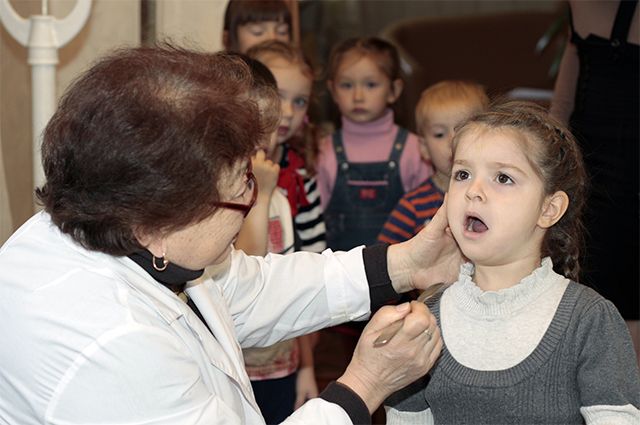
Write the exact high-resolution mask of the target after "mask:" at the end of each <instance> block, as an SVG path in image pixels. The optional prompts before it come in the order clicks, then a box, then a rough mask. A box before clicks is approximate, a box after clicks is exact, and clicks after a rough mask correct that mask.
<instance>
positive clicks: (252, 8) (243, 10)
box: [223, 0, 292, 51]
mask: <svg viewBox="0 0 640 425" xmlns="http://www.w3.org/2000/svg"><path fill="white" fill-rule="evenodd" d="M267 21H273V22H283V23H285V24H287V25H289V38H291V31H292V29H291V11H290V10H289V8H288V7H287V5H286V3H285V2H284V1H282V0H229V3H228V4H227V9H226V10H225V12H224V27H223V29H224V31H226V33H227V39H226V43H225V49H226V50H228V51H236V50H238V27H239V26H241V25H246V24H249V23H253V22H267Z"/></svg>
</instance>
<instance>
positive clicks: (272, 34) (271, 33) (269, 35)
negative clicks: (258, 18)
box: [265, 28, 278, 40]
mask: <svg viewBox="0 0 640 425" xmlns="http://www.w3.org/2000/svg"><path fill="white" fill-rule="evenodd" d="M265 35H266V39H267V40H277V39H278V32H277V31H276V29H275V28H270V29H268V30H267V32H266V33H265Z"/></svg>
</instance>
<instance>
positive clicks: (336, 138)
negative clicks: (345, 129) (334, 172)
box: [332, 130, 349, 164]
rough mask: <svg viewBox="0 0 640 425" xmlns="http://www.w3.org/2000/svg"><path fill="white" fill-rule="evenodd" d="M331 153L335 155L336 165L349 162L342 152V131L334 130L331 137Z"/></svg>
mask: <svg viewBox="0 0 640 425" xmlns="http://www.w3.org/2000/svg"><path fill="white" fill-rule="evenodd" d="M332 140H333V151H334V152H335V154H336V161H337V162H338V164H340V163H343V162H349V160H348V159H347V154H346V152H345V151H344V143H343V142H342V130H336V131H335V132H334V133H333V136H332Z"/></svg>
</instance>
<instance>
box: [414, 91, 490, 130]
mask: <svg viewBox="0 0 640 425" xmlns="http://www.w3.org/2000/svg"><path fill="white" fill-rule="evenodd" d="M463 102H464V103H466V104H470V105H473V106H474V107H475V109H476V111H475V112H476V113H478V112H481V111H483V110H485V109H486V108H487V107H488V106H489V97H488V96H487V93H486V92H485V90H484V87H482V86H481V85H480V84H478V83H474V82H473V81H463V80H444V81H440V82H439V83H436V84H434V85H432V86H429V87H427V88H426V89H425V90H424V91H423V92H422V94H421V95H420V100H419V101H418V104H417V105H416V125H417V127H418V132H420V133H422V128H423V126H424V124H425V120H426V118H425V116H426V115H427V114H428V113H429V110H430V109H431V108H434V107H438V106H442V105H443V104H449V103H463Z"/></svg>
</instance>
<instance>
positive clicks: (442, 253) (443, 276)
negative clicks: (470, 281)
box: [387, 195, 463, 293]
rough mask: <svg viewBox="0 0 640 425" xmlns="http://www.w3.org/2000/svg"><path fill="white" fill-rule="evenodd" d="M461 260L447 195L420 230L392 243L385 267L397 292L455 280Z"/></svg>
mask: <svg viewBox="0 0 640 425" xmlns="http://www.w3.org/2000/svg"><path fill="white" fill-rule="evenodd" d="M462 263H463V256H462V252H461V251H460V248H459V247H458V245H457V244H456V241H455V240H454V239H453V236H452V234H451V230H450V229H449V222H448V221H447V197H446V195H445V198H444V203H443V204H442V206H441V207H440V209H439V210H438V212H437V213H436V215H435V216H434V217H433V219H432V220H431V221H430V222H429V224H427V225H426V226H425V228H424V229H422V231H420V233H418V234H417V235H415V236H414V237H413V238H411V239H409V240H408V241H406V242H402V243H399V244H395V245H391V246H390V247H389V251H388V252H387V268H388V270H389V276H390V277H391V282H392V284H393V287H394V289H395V290H396V292H398V293H403V292H407V291H410V290H412V289H425V288H427V287H429V286H431V285H434V284H436V283H439V282H445V283H451V282H453V281H455V279H456V278H457V276H458V273H459V271H460V265H461V264H462Z"/></svg>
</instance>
